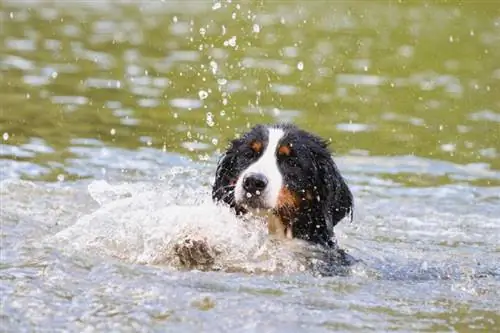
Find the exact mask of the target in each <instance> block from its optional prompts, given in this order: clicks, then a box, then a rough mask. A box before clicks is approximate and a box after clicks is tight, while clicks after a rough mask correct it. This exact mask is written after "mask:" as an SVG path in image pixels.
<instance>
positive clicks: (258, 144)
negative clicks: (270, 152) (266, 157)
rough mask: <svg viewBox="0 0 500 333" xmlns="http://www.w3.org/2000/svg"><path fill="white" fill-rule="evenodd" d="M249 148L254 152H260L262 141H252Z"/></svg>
mask: <svg viewBox="0 0 500 333" xmlns="http://www.w3.org/2000/svg"><path fill="white" fill-rule="evenodd" d="M250 148H252V150H253V151H254V152H256V153H260V151H261V150H262V142H260V141H254V142H252V143H251V144H250Z"/></svg>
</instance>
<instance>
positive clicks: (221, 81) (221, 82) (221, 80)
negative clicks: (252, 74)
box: [217, 79, 227, 86]
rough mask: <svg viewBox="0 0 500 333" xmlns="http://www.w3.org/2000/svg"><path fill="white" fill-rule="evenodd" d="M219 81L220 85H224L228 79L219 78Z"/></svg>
mask: <svg viewBox="0 0 500 333" xmlns="http://www.w3.org/2000/svg"><path fill="white" fill-rule="evenodd" d="M217 83H218V84H219V86H223V85H225V84H226V83H227V80H226V79H217Z"/></svg>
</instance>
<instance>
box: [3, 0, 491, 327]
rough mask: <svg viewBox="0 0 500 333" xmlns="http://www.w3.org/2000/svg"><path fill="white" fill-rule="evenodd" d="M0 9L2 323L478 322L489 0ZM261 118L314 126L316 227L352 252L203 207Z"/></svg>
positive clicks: (487, 165)
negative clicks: (335, 190)
mask: <svg viewBox="0 0 500 333" xmlns="http://www.w3.org/2000/svg"><path fill="white" fill-rule="evenodd" d="M0 14H1V16H0V19H1V22H0V25H1V29H0V45H1V47H2V48H1V50H2V51H1V53H0V56H1V58H0V69H1V74H0V75H1V76H0V78H1V79H0V100H1V101H2V102H1V103H0V135H2V137H1V138H0V142H1V143H0V144H1V145H0V178H1V179H0V181H1V189H0V190H1V193H0V199H1V217H2V224H1V237H2V238H1V264H0V288H1V290H0V293H1V295H2V297H1V300H2V302H1V311H0V316H1V317H0V318H1V319H0V320H1V322H0V325H1V327H2V328H3V330H4V331H6V332H21V331H25V332H35V331H42V330H46V329H49V328H50V331H78V332H80V331H92V330H96V331H106V330H111V331H113V330H114V331H134V332H137V331H144V332H152V331H158V332H164V331H175V332H178V331H182V332H195V331H196V332H198V331H199V330H200V329H202V330H204V331H235V330H237V331H239V332H241V331H244V332H254V331H265V332H285V331H286V332H290V331H293V332H327V331H439V332H442V331H484V332H492V331H495V330H497V327H498V326H499V325H500V314H499V311H498V309H500V302H499V299H500V295H499V292H498V290H499V288H500V265H499V262H500V247H499V244H500V236H499V235H500V218H499V216H500V208H499V207H500V143H499V142H500V111H499V110H500V99H499V98H498V96H500V63H499V62H498V59H500V37H499V36H500V10H499V7H498V5H497V4H496V3H495V2H474V3H452V4H437V3H434V2H411V3H402V4H401V3H397V2H388V3H368V2H338V1H335V2H333V1H332V2H327V1H315V2H307V3H306V2H286V3H284V2H265V3H253V2H242V3H240V4H227V3H221V4H218V3H216V4H213V3H211V2H208V1H207V2H199V1H196V2H172V1H169V2H135V3H125V2H124V3H118V2H116V1H108V2H106V1H103V2H99V3H98V2H91V3H89V2H74V1H73V2H68V3H64V2H47V1H43V3H42V2H37V1H31V2H27V1H22V2H15V1H3V2H2V3H1V4H0ZM274 121H293V122H295V123H297V124H298V125H300V126H302V127H304V128H306V129H308V130H311V131H314V132H316V133H318V134H320V135H322V136H324V137H325V138H328V139H330V140H331V147H332V150H333V151H334V153H335V159H336V160H337V161H338V164H339V167H340V168H341V170H342V172H343V173H344V175H345V176H346V178H347V179H348V181H349V184H350V185H351V187H352V190H353V192H354V195H355V197H356V213H355V219H354V221H353V223H349V222H348V221H347V220H346V221H343V222H342V223H341V224H339V226H338V228H337V231H336V232H337V237H338V239H339V242H340V244H341V245H342V246H343V247H344V248H346V249H347V250H348V251H349V253H350V254H352V255H353V256H355V257H356V258H359V259H361V261H362V262H361V263H360V264H359V265H357V266H356V267H354V268H353V272H351V274H350V275H349V276H330V277H320V276H316V275H313V274H311V272H310V271H308V270H307V269H304V267H303V265H302V264H301V262H300V260H299V261H297V260H296V258H294V257H293V256H291V255H290V253H289V252H287V250H286V249H282V250H280V249H279V248H273V247H269V248H264V249H262V247H261V246H262V244H263V243H264V242H265V232H264V229H263V228H262V226H260V225H255V226H252V225H240V224H238V223H237V222H236V221H234V220H233V219H232V217H231V216H230V215H227V214H225V213H224V212H220V211H214V209H215V208H214V207H212V206H210V200H209V190H210V187H209V186H210V184H211V182H212V178H213V172H214V168H215V162H216V159H217V156H218V155H219V153H220V152H221V151H222V150H223V149H224V147H225V145H226V143H227V141H228V140H229V139H231V138H233V137H234V136H236V135H238V134H240V133H242V132H243V131H245V130H246V129H247V128H248V127H249V126H252V125H253V124H256V123H262V122H274ZM183 209H184V210H183ZM185 209H187V210H188V211H189V214H187V213H186V211H185ZM193 234H197V235H200V234H202V235H204V236H205V237H206V238H207V239H208V241H209V242H210V243H211V244H213V245H214V246H218V247H219V248H220V249H222V250H223V251H222V253H223V255H222V256H221V257H220V259H219V261H218V262H216V263H215V266H214V267H212V269H208V270H205V271H200V270H186V269H183V268H182V267H180V265H179V264H178V263H177V262H176V258H175V255H174V254H173V252H172V251H171V249H172V247H171V245H172V244H174V243H175V242H177V241H179V240H182V238H183V237H186V236H187V235H191V236H192V235H193Z"/></svg>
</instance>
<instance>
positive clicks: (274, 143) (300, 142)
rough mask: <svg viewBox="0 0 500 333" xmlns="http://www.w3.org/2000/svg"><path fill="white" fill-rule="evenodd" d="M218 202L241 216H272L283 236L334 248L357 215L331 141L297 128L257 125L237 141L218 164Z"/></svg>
mask: <svg viewBox="0 0 500 333" xmlns="http://www.w3.org/2000/svg"><path fill="white" fill-rule="evenodd" d="M212 197H213V199H214V200H215V201H216V202H225V203H226V204H228V205H229V206H230V207H231V208H233V209H234V211H235V213H236V214H248V213H251V214H258V215H262V214H266V215H267V216H268V227H269V232H270V233H271V234H274V235H276V236H278V237H282V238H299V239H302V240H304V241H308V242H312V243H315V244H318V245H323V246H329V247H332V246H334V245H335V243H336V242H335V239H334V232H333V229H334V227H335V225H336V224H337V223H338V222H339V221H341V220H342V219H343V218H344V217H346V216H347V215H350V216H351V218H352V211H353V196H352V193H351V191H350V189H349V187H348V185H347V183H346V181H345V180H344V178H343V177H342V175H341V174H340V172H339V170H338V168H337V166H336V164H335V162H334V161H333V159H332V156H331V153H330V151H329V150H328V143H327V141H325V140H323V139H322V138H320V137H319V136H317V135H314V134H312V133H309V132H307V131H304V130H301V129H299V128H297V127H296V126H294V125H292V124H277V125H269V126H266V125H257V126H255V127H253V128H252V129H251V130H250V131H248V132H247V133H245V134H244V135H243V136H241V137H240V138H237V139H235V140H232V141H231V143H230V146H229V147H228V149H227V150H226V152H225V153H224V154H223V155H222V156H221V158H220V160H219V162H218V165H217V169H216V175H215V183H214V185H213V188H212Z"/></svg>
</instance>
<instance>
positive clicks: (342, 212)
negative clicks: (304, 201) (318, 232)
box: [316, 147, 354, 229]
mask: <svg viewBox="0 0 500 333" xmlns="http://www.w3.org/2000/svg"><path fill="white" fill-rule="evenodd" d="M325 148H326V147H325ZM316 161H317V162H316V164H317V165H316V168H317V175H318V177H319V179H318V180H319V182H318V184H321V185H320V186H319V188H318V192H319V196H320V199H321V200H320V204H321V205H322V208H323V209H322V210H323V214H324V216H325V218H326V221H327V224H328V229H330V228H331V229H333V227H335V225H336V224H337V223H339V222H340V221H341V220H342V219H343V218H344V217H346V216H347V215H349V214H350V215H351V220H352V216H353V205H354V204H353V197H352V193H351V191H350V189H349V186H348V185H347V183H346V181H345V179H344V178H343V177H342V175H341V174H340V171H339V170H338V168H337V165H336V164H335V162H334V161H333V158H332V156H331V154H330V152H329V151H327V150H326V149H325V151H324V153H322V154H320V156H318V158H317V159H316Z"/></svg>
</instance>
